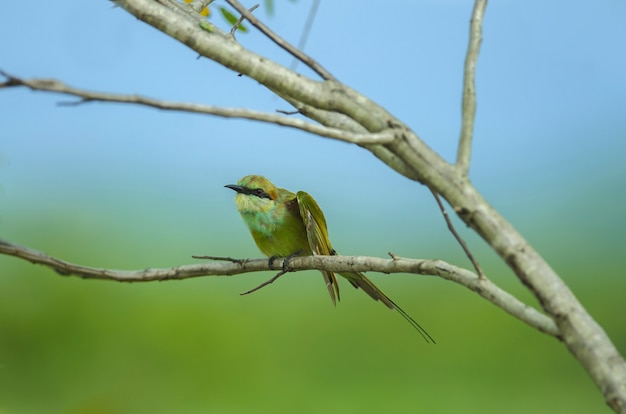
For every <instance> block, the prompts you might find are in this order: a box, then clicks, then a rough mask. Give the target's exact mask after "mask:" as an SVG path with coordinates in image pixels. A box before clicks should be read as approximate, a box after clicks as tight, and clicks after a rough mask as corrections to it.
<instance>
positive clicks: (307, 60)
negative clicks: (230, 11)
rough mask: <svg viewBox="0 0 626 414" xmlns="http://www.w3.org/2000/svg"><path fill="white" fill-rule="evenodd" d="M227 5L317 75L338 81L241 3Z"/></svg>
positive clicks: (231, 1)
mask: <svg viewBox="0 0 626 414" xmlns="http://www.w3.org/2000/svg"><path fill="white" fill-rule="evenodd" d="M226 3H228V4H230V5H231V6H232V7H234V8H235V9H236V10H237V11H238V12H239V13H240V14H241V15H242V16H243V17H245V18H246V20H248V21H249V22H250V24H251V25H253V26H254V27H256V28H257V29H259V30H260V31H261V32H262V33H263V34H264V35H265V36H267V37H269V38H270V39H271V40H272V41H273V42H274V43H276V44H277V45H278V46H280V47H281V48H282V49H284V50H285V51H287V52H288V53H289V54H291V55H292V56H293V57H295V58H296V59H298V60H300V61H301V62H302V63H304V64H305V65H307V66H308V67H310V68H311V69H313V71H314V72H315V73H317V74H318V75H320V76H321V77H322V79H325V80H336V79H335V77H334V76H333V75H332V74H331V73H330V72H329V71H327V70H326V69H325V68H324V67H323V66H322V65H320V64H319V63H318V62H317V61H315V60H314V59H313V58H312V57H311V56H309V55H307V54H306V53H304V52H303V51H301V50H300V49H298V48H297V47H295V46H294V45H292V44H291V43H289V42H287V41H286V40H285V39H283V38H282V37H280V36H279V35H277V34H276V33H274V32H273V31H272V30H271V29H270V28H269V27H267V26H266V25H265V24H263V22H261V21H260V20H259V19H257V18H256V17H255V16H254V15H253V14H252V13H250V12H249V11H248V10H247V9H246V8H245V7H244V6H243V5H242V4H241V3H239V2H238V1H237V0H226Z"/></svg>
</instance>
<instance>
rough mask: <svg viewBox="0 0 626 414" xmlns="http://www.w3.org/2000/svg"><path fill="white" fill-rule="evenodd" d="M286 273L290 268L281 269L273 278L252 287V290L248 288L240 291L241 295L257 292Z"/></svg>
mask: <svg viewBox="0 0 626 414" xmlns="http://www.w3.org/2000/svg"><path fill="white" fill-rule="evenodd" d="M286 273H288V270H281V271H280V272H278V273H276V275H274V277H272V278H271V279H269V280H266V281H265V282H263V283H261V284H260V285H259V286H257V287H254V288H252V289H250V290H246V291H245V292H241V293H240V295H241V296H244V295H249V294H250V293H252V292H256V291H257V290H259V289H261V288H263V287H265V286H267V285H271V284H272V283H274V281H275V280H276V279H278V278H279V277H281V276H282V275H284V274H286Z"/></svg>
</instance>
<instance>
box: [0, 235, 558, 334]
mask: <svg viewBox="0 0 626 414" xmlns="http://www.w3.org/2000/svg"><path fill="white" fill-rule="evenodd" d="M0 254H5V255H8V256H14V257H18V258H20V259H23V260H26V261H29V262H31V263H34V264H40V265H44V266H46V267H49V268H51V269H53V270H55V271H56V272H57V273H59V274H61V275H64V276H79V277H82V278H84V279H100V280H112V281H117V282H151V281H164V280H182V279H189V278H192V277H200V276H232V275H236V274H242V273H250V272H260V271H268V270H275V269H277V268H282V265H283V262H282V260H281V259H276V260H275V261H274V262H273V267H274V268H270V266H269V261H268V260H267V259H243V260H239V259H230V258H213V259H215V260H213V261H210V262H206V263H199V264H192V265H181V266H176V267H171V268H160V269H156V268H155V269H143V270H114V269H101V268H95V267H88V266H82V265H77V264H73V263H70V262H67V261H64V260H61V259H57V258H55V257H52V256H48V255H47V254H45V253H43V252H40V251H38V250H34V249H31V248H28V247H25V246H20V245H18V244H14V243H11V242H9V241H6V240H0ZM311 269H315V270H328V271H331V272H350V271H352V272H366V271H374V272H380V273H387V274H390V273H412V274H418V275H427V276H439V277H442V278H444V279H446V280H449V281H452V282H455V283H458V284H460V285H463V286H465V287H466V288H468V289H470V290H472V291H474V292H476V293H478V294H479V295H480V296H482V297H483V298H485V299H487V300H488V301H490V302H491V303H493V304H494V305H496V306H498V307H500V308H501V309H503V310H504V311H506V312H508V313H509V314H511V315H513V316H514V317H516V318H518V319H520V320H521V321H523V322H525V323H527V324H528V325H530V326H531V327H533V328H535V329H537V330H539V331H541V332H543V333H546V334H548V335H551V336H555V337H559V336H560V332H559V328H558V327H557V326H556V324H555V323H554V321H553V320H552V319H550V318H549V317H547V316H545V315H544V314H542V313H540V312H538V311H537V310H536V309H534V308H532V307H530V306H528V305H526V304H524V303H523V302H521V301H520V300H518V299H517V298H516V297H514V296H513V295H511V294H510V293H508V292H506V291H504V290H502V289H501V288H499V287H498V286H497V285H495V284H494V283H493V282H491V281H490V280H489V279H487V278H479V277H478V276H477V275H476V274H475V273H473V272H471V271H469V270H466V269H462V268H460V267H457V266H454V265H451V264H449V263H446V262H444V261H442V260H423V259H405V258H400V257H397V256H393V258H392V259H382V258H377V257H365V256H303V257H294V258H292V259H291V260H290V261H289V270H290V271H298V270H311Z"/></svg>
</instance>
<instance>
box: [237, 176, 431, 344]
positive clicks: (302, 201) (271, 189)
mask: <svg viewBox="0 0 626 414" xmlns="http://www.w3.org/2000/svg"><path fill="white" fill-rule="evenodd" d="M226 187H228V188H230V189H232V190H234V191H236V192H237V195H236V196H235V203H236V205H237V210H238V211H239V213H240V214H241V217H242V218H243V220H244V222H245V223H246V225H247V226H248V228H249V229H250V233H252V237H253V238H254V241H255V242H256V245H257V246H258V248H259V250H261V252H262V253H263V254H264V255H266V256H269V257H274V256H276V257H288V256H291V255H294V254H306V255H323V256H329V255H334V254H336V252H335V250H334V249H333V247H332V245H331V243H330V238H329V237H328V228H327V226H326V219H325V218H324V213H322V209H321V208H320V207H319V205H318V204H317V202H316V201H315V199H313V197H311V196H310V195H309V194H307V193H305V192H304V191H298V192H297V193H296V194H294V193H292V192H291V191H288V190H285V189H283V188H277V187H276V186H275V185H274V184H272V182H271V181H269V180H268V179H267V178H265V177H262V176H260V175H247V176H245V177H243V178H242V179H240V180H239V181H238V182H237V184H236V185H235V184H231V185H227V186H226ZM322 275H323V276H324V281H325V282H326V286H327V288H328V293H329V294H330V297H331V299H332V301H333V303H335V304H336V301H337V300H339V285H338V284H337V280H336V277H335V274H334V273H333V272H328V271H322ZM340 275H341V276H342V277H344V278H346V279H348V281H349V282H350V283H351V284H352V285H353V286H354V287H355V288H361V289H363V291H365V292H366V293H367V294H368V295H369V296H371V297H372V298H373V299H374V300H380V301H381V302H383V303H384V304H385V305H386V306H387V307H388V308H390V309H396V310H397V311H398V312H399V313H400V314H401V315H402V316H403V317H404V318H405V319H406V320H407V321H409V323H411V325H413V327H414V328H415V329H417V330H418V331H419V332H420V334H421V335H422V336H423V337H424V339H425V340H426V341H431V342H433V343H434V342H435V341H434V340H433V339H432V337H431V336H430V335H429V334H428V333H427V332H426V331H425V330H424V329H423V328H422V327H421V326H420V325H419V324H418V323H417V322H415V320H413V318H411V317H410V316H409V315H408V314H407V313H406V312H404V311H403V310H402V309H401V308H400V307H399V306H398V305H396V304H395V303H394V302H393V301H392V300H391V299H389V298H388V297H387V295H385V294H384V293H383V292H382V291H381V290H380V289H378V288H377V287H376V286H375V285H374V284H373V283H372V282H371V281H370V280H369V279H368V278H367V277H365V275H364V274H362V273H358V272H349V273H340Z"/></svg>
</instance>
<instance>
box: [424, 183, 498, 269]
mask: <svg viewBox="0 0 626 414" xmlns="http://www.w3.org/2000/svg"><path fill="white" fill-rule="evenodd" d="M429 190H430V192H431V193H432V195H433V197H435V201H436V202H437V205H438V206H439V210H441V214H442V215H443V219H444V220H445V221H446V224H447V225H448V230H450V233H452V235H453V236H454V238H455V239H456V241H458V242H459V244H460V245H461V248H462V249H463V252H465V255H466V256H467V258H468V259H469V260H470V262H471V263H472V266H474V269H475V270H476V273H477V274H478V277H479V278H481V279H485V278H486V277H487V276H485V273H484V272H483V269H482V268H481V267H480V264H479V263H478V260H476V258H475V257H474V255H473V254H472V252H471V251H470V249H469V247H467V243H465V240H463V239H462V238H461V236H460V235H459V233H457V231H456V229H455V228H454V225H453V224H452V221H451V220H450V217H449V216H448V211H447V210H446V207H445V206H444V205H443V203H442V202H441V198H439V194H437V193H436V192H435V191H434V190H433V189H432V188H429Z"/></svg>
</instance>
